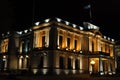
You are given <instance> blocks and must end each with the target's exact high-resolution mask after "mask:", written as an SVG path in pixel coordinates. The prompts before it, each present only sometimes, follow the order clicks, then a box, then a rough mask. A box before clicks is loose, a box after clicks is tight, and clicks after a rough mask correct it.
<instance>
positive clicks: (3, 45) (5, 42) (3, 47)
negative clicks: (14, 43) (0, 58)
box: [1, 39, 8, 53]
mask: <svg viewBox="0 0 120 80" xmlns="http://www.w3.org/2000/svg"><path fill="white" fill-rule="evenodd" d="M7 51H8V39H4V40H3V41H2V42H1V52H3V53H4V52H7Z"/></svg>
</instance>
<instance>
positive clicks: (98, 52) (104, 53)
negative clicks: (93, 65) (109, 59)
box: [90, 51, 110, 56]
mask: <svg viewBox="0 0 120 80" xmlns="http://www.w3.org/2000/svg"><path fill="white" fill-rule="evenodd" d="M90 54H91V55H103V56H110V53H106V52H102V51H96V52H90Z"/></svg>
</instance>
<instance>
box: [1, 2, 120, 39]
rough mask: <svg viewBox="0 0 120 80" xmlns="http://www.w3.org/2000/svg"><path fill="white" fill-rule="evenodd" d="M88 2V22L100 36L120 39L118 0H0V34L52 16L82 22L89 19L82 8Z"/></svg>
mask: <svg viewBox="0 0 120 80" xmlns="http://www.w3.org/2000/svg"><path fill="white" fill-rule="evenodd" d="M88 4H91V12H92V19H91V21H92V22H91V23H93V24H94V25H97V26H99V27H100V31H101V32H102V33H103V35H106V36H108V37H111V38H114V39H116V40H117V39H120V37H119V36H120V32H119V23H120V22H119V19H120V0H77V1H76V0H74V1H73V0H54V1H53V0H48V1H46V0H34V1H32V0H1V1H0V26H1V29H0V33H2V32H5V31H9V30H23V29H26V28H29V27H31V26H32V25H33V23H34V22H36V21H41V20H44V19H46V18H51V17H59V18H61V19H63V20H66V21H69V22H71V23H74V24H77V25H82V22H83V21H90V18H89V10H88V9H84V7H85V6H86V5H88Z"/></svg>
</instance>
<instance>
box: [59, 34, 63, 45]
mask: <svg viewBox="0 0 120 80" xmlns="http://www.w3.org/2000/svg"><path fill="white" fill-rule="evenodd" d="M62 41H63V37H62V36H59V46H60V47H62Z"/></svg>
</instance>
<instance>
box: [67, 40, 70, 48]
mask: <svg viewBox="0 0 120 80" xmlns="http://www.w3.org/2000/svg"><path fill="white" fill-rule="evenodd" d="M67 47H68V48H69V49H70V38H67Z"/></svg>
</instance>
